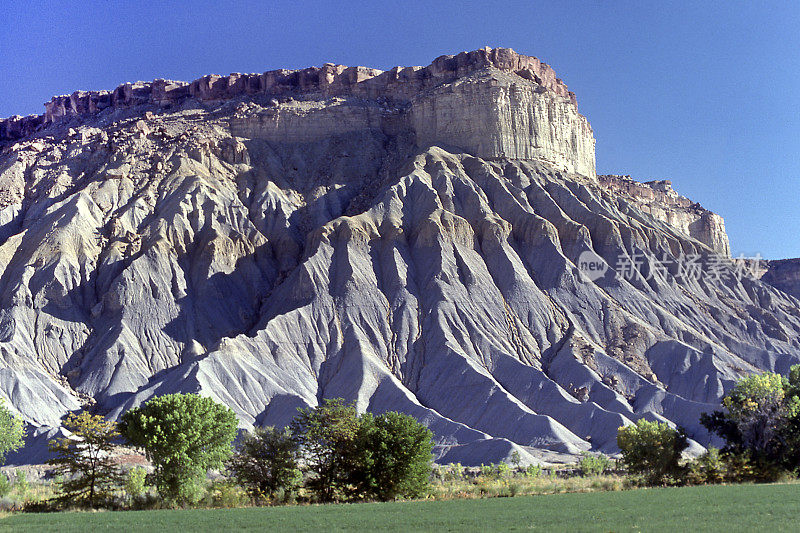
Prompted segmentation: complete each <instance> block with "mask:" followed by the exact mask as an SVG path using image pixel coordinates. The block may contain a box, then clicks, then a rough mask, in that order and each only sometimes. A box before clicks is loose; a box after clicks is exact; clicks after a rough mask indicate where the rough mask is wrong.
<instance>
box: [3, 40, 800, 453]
mask: <svg viewBox="0 0 800 533" xmlns="http://www.w3.org/2000/svg"><path fill="white" fill-rule="evenodd" d="M124 87H125V88H124V89H117V90H115V91H113V92H110V93H81V94H78V95H77V96H75V95H73V96H71V97H60V98H61V99H59V98H57V99H55V100H54V102H55V103H53V102H51V105H50V106H49V107H48V112H47V114H46V115H45V116H43V117H39V118H38V119H36V120H34V119H30V120H31V121H33V122H31V124H32V123H34V122H36V121H37V120H38V121H39V123H38V124H37V125H35V126H33V127H32V129H29V130H25V129H24V128H22V129H20V124H21V123H20V119H13V120H11V121H10V122H8V121H6V122H5V123H4V124H5V125H4V126H3V127H4V128H5V129H4V130H3V131H4V132H5V133H4V134H3V135H5V141H4V145H2V148H1V150H2V153H1V154H0V272H1V273H2V274H0V300H1V301H2V305H0V391H2V395H3V396H5V397H6V398H8V399H9V401H10V404H11V405H12V406H13V408H14V409H15V410H16V411H17V412H19V413H20V414H21V415H22V416H23V417H24V418H25V419H26V420H27V421H28V422H29V423H30V425H31V426H32V429H33V431H32V432H31V434H32V437H31V438H32V440H31V446H30V447H29V449H28V450H27V451H24V452H22V453H21V454H18V455H17V456H16V458H15V460H17V461H25V460H31V459H29V458H30V457H34V455H33V453H34V452H33V449H34V448H35V447H36V446H37V445H41V443H42V442H43V439H44V437H45V436H46V435H47V434H48V432H52V431H54V428H56V427H57V426H58V424H59V421H60V418H61V417H62V416H63V415H64V414H65V413H67V412H69V411H72V410H76V409H81V408H83V409H91V410H93V411H94V412H98V413H103V414H107V415H109V416H112V417H115V416H119V414H120V413H122V412H123V411H124V410H126V409H128V408H130V407H131V406H134V405H137V404H139V403H141V402H143V401H145V400H147V399H148V398H150V397H152V396H154V395H159V394H164V393H169V392H178V391H180V392H199V393H201V394H205V395H209V396H212V397H214V398H216V399H217V400H219V401H222V402H224V403H225V404H227V405H229V406H230V407H231V408H233V409H234V410H235V411H236V413H237V414H238V415H239V417H240V420H241V426H242V427H243V428H248V427H251V426H253V425H264V424H270V425H283V424H286V423H288V422H289V421H290V420H291V418H292V417H293V416H294V414H295V410H296V408H297V407H303V406H313V405H316V404H318V403H319V402H320V401H321V399H322V398H330V397H344V398H346V399H347V400H353V401H355V402H356V403H357V405H358V407H359V408H360V409H362V410H371V411H374V412H381V411H385V410H390V409H391V410H401V411H404V412H407V413H409V414H412V415H413V416H415V417H417V418H418V419H419V420H421V421H423V422H424V423H425V424H427V425H428V426H430V428H431V429H432V430H433V431H434V433H435V435H436V454H437V459H438V460H440V461H442V462H445V463H446V462H450V461H460V462H462V463H464V464H479V463H481V462H490V461H499V460H503V459H506V458H507V457H508V456H509V455H510V454H511V453H512V452H513V451H515V450H516V451H519V452H520V454H521V455H522V457H523V458H526V459H527V460H528V461H534V460H535V459H534V456H533V455H531V454H529V452H530V451H532V450H533V448H539V449H548V450H552V451H556V452H568V453H575V452H578V451H581V450H586V449H595V450H602V451H606V452H612V451H614V450H615V449H616V444H615V436H616V429H617V427H618V426H620V425H623V424H628V423H630V422H631V421H634V420H636V419H639V418H641V417H646V418H650V419H658V420H669V421H671V422H674V423H676V424H680V425H682V426H684V427H686V428H687V429H688V431H689V433H690V435H691V436H692V438H694V439H695V440H697V441H698V442H700V443H705V442H707V441H708V435H707V434H706V433H705V432H704V431H703V429H702V428H701V427H700V426H699V423H698V417H699V415H700V413H702V412H704V411H708V410H710V409H712V408H714V407H715V406H716V404H717V403H718V401H719V399H720V397H721V395H722V394H723V393H724V391H725V390H726V389H727V388H729V387H730V386H731V385H732V383H733V382H734V380H735V379H737V378H738V377H739V376H741V375H743V374H746V373H750V372H756V371H759V370H765V369H768V370H775V371H780V372H785V371H787V370H788V368H789V366H790V365H791V364H793V363H797V362H800V341H798V339H800V336H799V335H798V334H800V308H798V301H797V300H795V299H794V298H792V297H790V296H788V295H786V294H785V293H783V292H781V291H779V290H776V289H774V288H773V287H771V286H769V285H767V284H765V283H763V282H761V281H759V280H757V279H753V278H751V277H738V276H736V275H734V274H735V272H734V268H733V266H732V265H728V264H723V265H722V266H721V267H719V266H718V268H717V269H716V270H715V272H716V275H710V273H708V275H704V271H702V268H706V269H708V267H709V266H710V261H711V259H710V258H711V257H712V256H715V255H716V253H717V252H720V251H727V239H726V238H725V236H724V231H722V221H721V219H713V220H717V221H718V225H716V226H713V225H712V226H709V227H713V230H711V229H709V230H708V231H705V230H701V229H697V228H698V227H700V226H702V224H700V225H698V221H702V220H703V217H704V216H706V217H707V218H709V217H710V215H708V216H707V215H706V213H707V212H705V211H700V210H699V208H697V209H695V208H693V207H692V206H691V205H683V200H681V199H680V197H677V196H676V195H675V196H673V194H672V193H671V192H669V191H667V190H666V187H665V186H664V187H662V188H663V189H664V190H659V187H661V186H656V185H652V184H650V185H647V184H645V185H635V184H633V182H630V184H629V185H625V186H624V187H623V186H622V185H620V184H621V183H622V182H623V180H619V179H617V180H616V181H615V183H617V185H614V184H612V183H611V181H612V180H608V179H603V180H600V181H598V179H597V177H596V176H595V172H594V156H593V153H594V152H593V150H594V141H593V139H592V135H591V129H590V128H589V126H588V123H587V122H586V120H585V119H584V118H583V117H582V116H580V115H579V114H578V112H577V108H576V104H575V99H574V96H573V95H571V94H570V93H569V92H567V89H566V86H564V85H563V83H561V82H560V80H558V79H557V78H555V75H554V74H553V72H552V70H551V69H550V68H549V67H547V66H546V65H544V64H542V63H541V62H539V61H538V60H536V59H535V58H529V57H525V56H520V55H518V54H516V53H515V52H513V51H510V50H504V49H494V50H489V49H486V50H478V51H475V52H470V53H462V54H459V55H456V56H444V57H442V58H439V59H437V60H435V61H434V62H433V64H431V65H430V66H428V67H425V68H418V67H407V68H399V67H398V68H396V69H393V70H390V71H388V72H379V71H375V70H373V69H365V68H362V67H358V68H346V67H340V66H335V65H326V66H325V67H322V68H319V69H306V70H302V71H277V72H272V73H266V74H262V75H231V76H229V77H225V78H220V77H205V78H201V79H200V80H197V81H195V82H192V83H190V84H182V83H178V82H162V81H157V82H153V83H152V84H136V85H131V86H127V85H126V86H124ZM64 98H66V100H65V99H64ZM9 124H12V125H15V126H13V127H11V128H10V129H9ZM9 132H11V133H9ZM625 183H627V182H625ZM626 187H627V189H626ZM639 189H641V190H639ZM632 191H633V192H632ZM648 191H650V192H648ZM647 195H651V197H647ZM666 198H670V200H666ZM659 202H664V205H661V206H659ZM692 217H694V218H692ZM709 219H710V218H709ZM587 253H591V254H593V255H594V256H595V257H598V261H599V262H600V263H602V265H604V266H608V265H610V266H611V267H615V266H616V265H618V264H619V262H620V258H632V257H638V258H641V259H643V261H641V264H640V265H639V268H637V269H634V270H633V271H631V272H620V273H619V274H620V275H614V272H613V271H612V270H613V269H611V268H610V269H608V271H607V272H606V273H605V275H603V276H599V277H596V276H592V277H587V275H586V273H585V271H584V270H582V268H581V265H582V263H583V260H582V258H583V257H585V254H587ZM687 256H692V257H694V258H695V259H696V260H697V264H698V266H699V267H701V271H700V274H699V275H697V276H695V275H689V274H688V273H687V272H685V271H684V270H682V268H681V265H680V264H679V259H680V258H683V257H687ZM656 259H658V261H659V265H660V267H659V268H656V264H655V261H656ZM37 457H38V456H37Z"/></svg>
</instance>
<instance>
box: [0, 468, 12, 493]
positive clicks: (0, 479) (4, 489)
mask: <svg viewBox="0 0 800 533" xmlns="http://www.w3.org/2000/svg"><path fill="white" fill-rule="evenodd" d="M9 492H11V481H9V479H8V477H6V475H5V474H0V498H5V497H6V496H8V493H9Z"/></svg>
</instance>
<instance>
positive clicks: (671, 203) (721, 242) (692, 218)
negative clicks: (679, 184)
mask: <svg viewBox="0 0 800 533" xmlns="http://www.w3.org/2000/svg"><path fill="white" fill-rule="evenodd" d="M598 179H599V181H600V184H601V185H602V186H603V187H605V188H606V189H608V190H610V191H612V192H613V193H614V194H615V195H616V196H617V197H619V198H624V199H625V200H627V201H629V202H631V203H633V204H635V205H636V206H637V207H638V208H639V209H641V210H642V211H644V212H645V213H648V214H650V215H652V216H653V217H654V218H656V219H657V220H661V221H662V222H666V223H667V224H669V225H670V226H672V227H674V228H677V229H679V230H680V231H682V232H683V233H685V234H686V235H690V236H692V237H694V238H695V239H697V240H698V241H700V242H702V243H703V244H706V245H707V246H708V247H709V248H711V249H712V250H715V251H717V252H718V253H719V254H721V255H724V256H726V257H730V253H731V252H730V245H729V243H728V234H727V233H725V221H724V220H722V217H721V216H719V215H717V214H716V213H712V212H711V211H709V210H708V209H705V208H703V207H702V206H701V205H700V204H698V203H696V202H693V201H691V200H689V199H688V198H686V197H684V196H680V195H679V194H678V193H677V192H675V189H673V188H672V182H671V181H669V180H659V181H648V182H644V183H642V182H638V181H635V180H633V179H632V178H631V177H630V176H614V175H604V176H598Z"/></svg>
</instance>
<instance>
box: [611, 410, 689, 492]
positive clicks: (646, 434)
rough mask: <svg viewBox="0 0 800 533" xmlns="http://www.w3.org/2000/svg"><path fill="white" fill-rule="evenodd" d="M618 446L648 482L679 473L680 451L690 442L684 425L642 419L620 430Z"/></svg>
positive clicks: (633, 469) (634, 471)
mask: <svg viewBox="0 0 800 533" xmlns="http://www.w3.org/2000/svg"><path fill="white" fill-rule="evenodd" d="M617 446H619V448H620V450H622V456H623V458H624V461H625V465H626V466H627V467H628V471H629V472H630V473H632V474H634V475H641V476H643V478H644V480H645V482H647V483H648V484H651V485H658V484H662V483H667V482H669V481H671V480H673V479H675V478H679V477H680V475H681V473H682V470H681V467H680V464H679V461H680V458H681V452H683V450H685V449H686V448H687V447H688V446H689V442H688V440H687V438H686V434H685V433H684V431H683V430H681V429H678V430H675V429H672V428H671V427H669V425H668V424H666V423H663V424H662V423H659V422H648V421H647V420H644V419H640V420H639V421H638V422H636V424H633V425H630V426H622V427H620V428H619V429H618V430H617Z"/></svg>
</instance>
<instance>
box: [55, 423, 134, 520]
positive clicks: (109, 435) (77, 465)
mask: <svg viewBox="0 0 800 533" xmlns="http://www.w3.org/2000/svg"><path fill="white" fill-rule="evenodd" d="M63 426H64V428H66V429H67V430H69V431H70V432H71V433H72V434H71V435H70V436H68V437H61V438H56V439H52V440H51V441H50V442H49V449H50V452H52V453H53V454H55V457H54V458H53V459H51V460H50V461H48V462H49V464H51V465H54V466H55V467H56V468H55V470H54V474H56V475H61V476H63V477H64V479H65V481H62V482H61V484H60V491H61V493H62V495H61V498H60V499H61V501H62V502H69V503H75V504H78V505H79V506H87V507H97V506H98V505H99V504H101V503H102V502H103V501H105V500H107V499H108V498H109V497H110V496H111V492H112V490H113V489H114V486H115V485H116V484H117V483H118V482H119V481H120V475H119V472H118V469H117V465H116V464H115V463H114V462H113V461H112V460H111V456H110V453H111V451H112V450H113V448H114V443H113V440H114V439H115V438H117V437H118V436H119V432H118V431H117V424H116V422H113V421H110V420H106V419H105V418H103V417H102V416H99V415H92V414H89V413H87V412H85V411H84V412H82V413H80V414H77V415H76V414H75V413H70V414H69V415H67V417H66V419H65V420H64V422H63Z"/></svg>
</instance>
